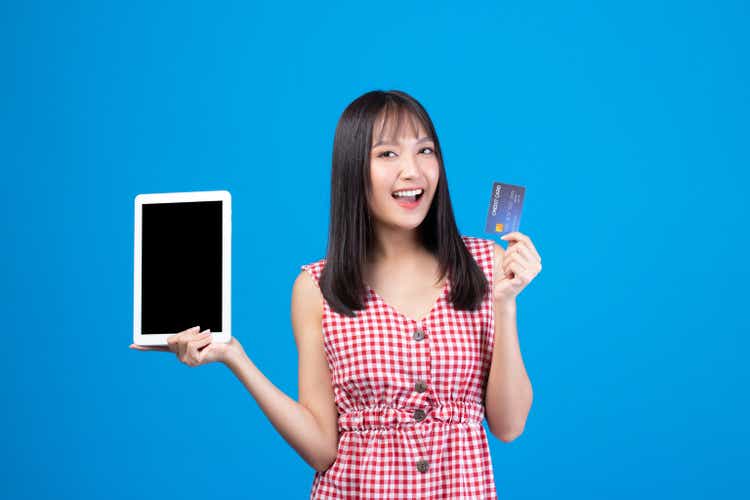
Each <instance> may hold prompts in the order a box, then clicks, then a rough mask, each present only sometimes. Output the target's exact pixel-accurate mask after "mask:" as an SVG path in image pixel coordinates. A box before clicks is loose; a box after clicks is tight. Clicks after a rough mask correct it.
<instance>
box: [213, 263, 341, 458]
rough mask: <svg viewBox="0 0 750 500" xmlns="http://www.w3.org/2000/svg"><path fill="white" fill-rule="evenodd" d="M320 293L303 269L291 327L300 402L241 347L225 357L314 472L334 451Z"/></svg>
mask: <svg viewBox="0 0 750 500" xmlns="http://www.w3.org/2000/svg"><path fill="white" fill-rule="evenodd" d="M322 315H323V296H322V294H321V292H320V289H319V288H318V286H317V285H316V284H315V282H314V281H313V279H312V277H311V276H310V275H309V274H308V273H307V272H305V271H302V272H301V273H300V274H299V276H297V279H296V280H295V282H294V286H293V287H292V306H291V316H292V328H293V330H294V338H295V341H296V343H297V351H298V358H299V402H297V401H294V400H293V399H291V398H290V397H289V396H287V395H286V394H284V393H283V392H282V391H280V390H279V389H278V388H277V387H276V386H275V385H273V383H271V381H270V380H268V379H267V378H266V377H265V375H263V373H261V371H260V370H259V369H258V368H257V367H256V366H255V364H254V363H253V362H252V361H251V360H250V358H249V357H248V356H247V355H246V354H245V352H244V350H242V349H239V350H233V351H231V352H230V353H228V354H227V357H226V359H225V360H224V362H225V363H226V365H227V366H228V367H229V368H230V369H231V370H232V372H233V373H234V374H235V375H236V376H237V378H238V379H239V380H240V381H241V382H242V384H243V385H244V386H245V388H247V390H248V391H249V392H250V394H251V395H252V396H253V398H255V400H256V401H257V402H258V405H259V406H260V408H261V410H262V411H263V413H265V415H266V416H267V417H268V419H269V420H270V421H271V424H273V426H274V427H275V428H276V430H277V431H278V432H279V433H280V434H281V436H282V437H283V438H284V439H285V440H286V441H287V443H289V444H290V445H291V446H292V448H294V449H295V450H296V451H297V453H299V454H300V456H301V457H302V458H303V459H304V460H305V461H306V462H307V463H308V464H310V465H311V466H312V467H313V468H314V469H315V470H316V471H321V472H322V471H325V470H326V469H328V468H329V467H330V466H331V464H332V463H333V462H334V460H335V459H336V454H337V452H338V440H339V433H338V412H337V411H336V404H335V400H334V395H333V386H332V383H331V374H330V370H329V368H328V362H327V361H326V357H325V351H324V349H323V332H322Z"/></svg>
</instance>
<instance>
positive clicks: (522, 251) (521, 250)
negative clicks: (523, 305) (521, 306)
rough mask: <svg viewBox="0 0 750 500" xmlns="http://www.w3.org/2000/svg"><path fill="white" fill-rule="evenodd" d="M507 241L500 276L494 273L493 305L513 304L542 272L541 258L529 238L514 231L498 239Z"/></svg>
mask: <svg viewBox="0 0 750 500" xmlns="http://www.w3.org/2000/svg"><path fill="white" fill-rule="evenodd" d="M500 239H501V240H506V241H508V242H509V243H508V249H507V250H505V252H504V254H503V259H502V264H501V268H502V275H501V274H500V273H496V278H495V284H494V289H493V297H494V299H495V303H496V304H499V303H510V302H513V301H514V300H515V298H516V296H517V295H518V294H519V293H520V292H521V290H523V289H524V288H526V285H528V284H529V283H531V280H533V279H534V278H535V277H536V275H537V274H539V272H540V271H541V270H542V257H541V256H540V255H539V252H537V251H536V248H535V247H534V244H533V243H532V242H531V238H529V237H528V236H526V235H525V234H523V233H520V232H518V231H514V232H512V233H508V234H505V235H503V236H501V237H500Z"/></svg>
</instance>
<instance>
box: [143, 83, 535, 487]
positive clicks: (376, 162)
mask: <svg viewBox="0 0 750 500" xmlns="http://www.w3.org/2000/svg"><path fill="white" fill-rule="evenodd" d="M330 216H331V219H330V228H329V239H328V248H327V253H326V258H325V259H320V260H318V261H316V262H312V263H310V264H306V265H303V266H302V270H301V272H300V274H299V275H298V277H297V279H296V281H295V283H294V286H293V289H292V310H291V313H292V327H293V330H294V336H295V340H296V343H297V347H298V351H299V402H297V401H294V400H293V399H291V398H289V397H288V396H287V395H286V394H284V393H283V392H281V391H279V390H278V389H277V388H276V387H275V386H274V385H273V384H272V383H271V382H270V381H269V380H268V379H267V378H266V377H265V376H264V375H263V374H262V373H261V372H260V371H259V370H258V369H257V368H256V367H255V365H254V364H253V363H252V361H251V360H250V358H249V357H248V356H247V354H246V353H245V352H244V350H243V349H242V346H241V345H240V343H239V342H238V341H237V339H236V338H232V341H231V342H230V343H229V344H221V343H211V337H210V332H203V333H199V327H195V328H193V329H190V330H186V331H184V332H181V333H178V334H176V335H174V336H173V337H171V338H170V339H169V346H168V347H164V348H145V347H140V346H131V347H133V348H137V349H141V350H154V349H156V350H169V351H172V352H174V353H176V354H177V356H178V358H179V359H180V360H181V361H182V362H184V363H186V364H188V365H190V366H198V365H202V364H206V363H209V362H213V361H219V362H223V363H226V364H227V366H229V368H230V369H231V370H232V371H233V372H234V373H235V374H236V376H237V377H238V378H239V379H240V380H241V381H242V383H243V384H244V385H245V387H246V388H247V389H248V391H249V392H250V393H251V394H252V396H253V397H254V398H255V399H256V401H257V402H258V404H259V405H260V407H261V409H262V410H263V412H264V413H265V414H266V415H267V416H268V418H269V419H270V421H271V423H272V424H273V425H274V427H275V428H276V429H277V430H278V431H279V432H280V433H281V435H282V436H283V437H284V438H285V439H286V441H287V442H288V443H289V444H290V445H291V446H292V447H294V449H295V450H297V452H298V453H299V454H300V455H301V456H302V458H303V459H304V460H305V461H307V462H308V463H309V464H310V465H311V466H312V467H313V468H315V470H316V473H315V476H314V479H313V483H312V491H311V495H310V497H311V498H330V499H332V498H359V497H366V498H387V499H397V498H408V499H412V498H451V499H458V498H467V499H468V498H471V499H478V498H497V492H496V488H495V483H494V476H493V471H492V463H491V459H490V453H489V448H488V442H487V437H486V434H485V432H484V427H483V426H482V425H481V423H482V420H483V418H485V417H486V418H487V423H488V428H489V429H490V432H491V433H492V434H493V435H495V436H496V437H497V438H499V439H501V440H502V441H504V442H509V441H511V440H513V439H515V438H516V437H517V436H518V435H519V434H521V432H522V430H523V428H524V425H525V422H526V417H527V415H528V413H529V409H530V408H531V401H532V388H531V382H530V380H529V377H528V375H527V373H526V370H525V367H524V363H523V359H522V356H521V352H520V348H519V343H518V332H517V329H516V301H515V298H516V296H517V295H518V293H519V292H520V291H521V290H522V289H523V288H525V287H526V286H527V285H528V283H529V282H530V281H531V280H533V279H534V277H535V276H536V275H537V274H538V273H539V271H540V270H541V267H542V266H541V257H540V256H539V253H538V252H537V250H536V248H535V247H534V244H533V243H532V242H531V240H530V239H529V237H528V236H526V235H524V234H521V233H519V232H515V233H509V234H507V235H505V236H503V238H502V239H505V240H507V241H509V245H508V249H507V250H503V248H502V247H501V246H499V245H498V244H496V243H494V242H493V241H492V240H489V239H482V238H475V237H471V236H462V235H460V234H459V231H458V228H457V226H456V222H455V219H454V216H453V210H452V208H451V202H450V196H449V194H448V179H447V176H446V172H445V169H444V166H443V160H442V154H441V151H440V144H439V142H438V137H437V134H436V133H435V129H434V127H433V124H432V121H431V120H430V118H429V116H428V115H427V112H426V111H425V109H424V108H423V107H422V106H421V105H420V104H419V102H417V101H416V100H415V99H414V98H412V97H411V96H409V95H407V94H406V93H403V92H399V91H389V92H382V91H373V92H368V93H366V94H364V95H362V96H360V97H359V98H357V99H356V100H354V101H353V102H352V103H351V104H350V105H349V106H348V107H347V108H346V110H344V113H343V114H342V116H341V118H340V120H339V123H338V126H337V128H336V135H335V138H334V146H333V168H332V178H331V209H330Z"/></svg>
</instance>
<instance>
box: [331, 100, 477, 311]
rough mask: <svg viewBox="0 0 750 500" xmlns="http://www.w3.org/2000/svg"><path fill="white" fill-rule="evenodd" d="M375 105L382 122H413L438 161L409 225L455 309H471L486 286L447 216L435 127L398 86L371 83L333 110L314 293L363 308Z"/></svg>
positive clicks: (371, 237) (348, 307)
mask: <svg viewBox="0 0 750 500" xmlns="http://www.w3.org/2000/svg"><path fill="white" fill-rule="evenodd" d="M381 112H382V113H383V117H384V119H383V122H382V123H383V126H382V127H381V132H382V131H383V130H385V129H386V124H387V123H389V120H391V119H395V120H397V124H396V130H397V131H398V128H399V127H400V124H401V120H402V118H403V117H409V118H411V120H412V122H413V123H414V124H417V123H418V124H421V126H422V127H423V128H424V130H425V131H426V132H427V135H429V136H430V137H431V139H432V140H433V143H434V144H435V148H434V153H435V155H436V156H437V160H438V164H439V166H440V175H439V178H438V184H437V189H436V191H435V196H434V197H433V199H432V205H431V206H430V209H429V210H428V212H427V215H426V217H425V219H424V220H423V221H422V223H421V224H420V225H419V227H418V228H417V233H418V237H419V239H420V241H421V243H422V244H423V245H424V247H425V248H426V249H427V250H428V251H429V252H430V253H432V254H433V255H435V256H436V257H437V259H438V262H439V269H440V279H439V280H438V282H440V280H442V279H443V277H445V275H446V273H449V274H448V275H449V278H450V281H451V296H450V300H451V302H453V307H454V308H455V309H463V310H476V309H477V308H478V307H479V306H480V304H481V302H482V299H483V297H484V295H485V294H486V293H487V290H488V288H487V287H488V282H487V278H486V277H485V275H484V273H483V272H482V270H481V269H480V268H479V265H478V264H477V263H476V261H475V260H474V258H473V257H472V256H471V253H470V252H469V250H468V249H467V248H466V245H464V242H463V240H462V239H461V235H460V233H459V231H458V227H457V226H456V220H455V217H454V216H453V208H452V206H451V200H450V195H449V193H448V176H447V175H446V173H445V168H444V166H443V155H442V153H441V151H440V143H439V142H438V137H437V134H436V133H435V127H434V126H433V124H432V120H431V119H430V117H429V115H428V114H427V111H426V110H425V109H424V107H422V105H421V104H420V103H419V102H418V101H417V100H416V99H414V98H413V97H411V96H410V95H408V94H406V93H405V92H402V91H398V90H390V91H381V90H373V91H371V92H367V93H366V94H363V95H362V96H360V97H358V98H357V99H355V100H354V101H352V103H351V104H349V106H347V108H346V109H345V110H344V112H343V113H342V114H341V118H339V122H338V125H337V126H336V135H335V136H334V140H333V166H332V170H331V210H330V216H331V220H330V225H329V230H328V249H327V252H326V263H325V266H324V268H323V272H322V274H321V276H320V281H319V284H320V289H321V293H322V294H323V296H324V297H325V299H326V301H327V302H328V303H329V305H330V306H331V308H332V309H333V310H334V311H336V312H338V313H339V314H343V315H346V316H356V313H355V312H354V311H356V310H362V309H364V308H365V305H364V302H363V299H364V297H365V293H366V285H365V283H364V279H363V274H364V273H363V270H364V268H365V265H366V263H367V261H368V259H367V256H368V254H370V253H371V252H372V248H373V244H374V241H375V234H374V224H373V221H372V215H371V213H370V210H369V207H368V201H367V200H368V199H370V195H371V188H372V186H370V149H371V147H372V132H373V125H374V123H375V121H376V120H377V119H378V117H379V116H380V114H381Z"/></svg>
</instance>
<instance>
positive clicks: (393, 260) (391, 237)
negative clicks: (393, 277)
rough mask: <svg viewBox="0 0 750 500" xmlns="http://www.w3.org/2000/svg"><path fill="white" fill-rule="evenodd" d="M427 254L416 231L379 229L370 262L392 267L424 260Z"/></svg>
mask: <svg viewBox="0 0 750 500" xmlns="http://www.w3.org/2000/svg"><path fill="white" fill-rule="evenodd" d="M427 253H428V252H427V251H426V250H425V248H424V246H423V245H422V242H421V241H420V240H419V236H418V234H417V230H416V229H392V228H391V229H389V228H379V229H378V231H376V234H375V241H374V244H373V248H372V252H371V255H370V256H369V258H368V260H369V261H370V262H371V263H373V264H383V263H387V264H388V265H391V264H398V263H406V262H414V261H417V260H422V259H424V257H425V254H427Z"/></svg>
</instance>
